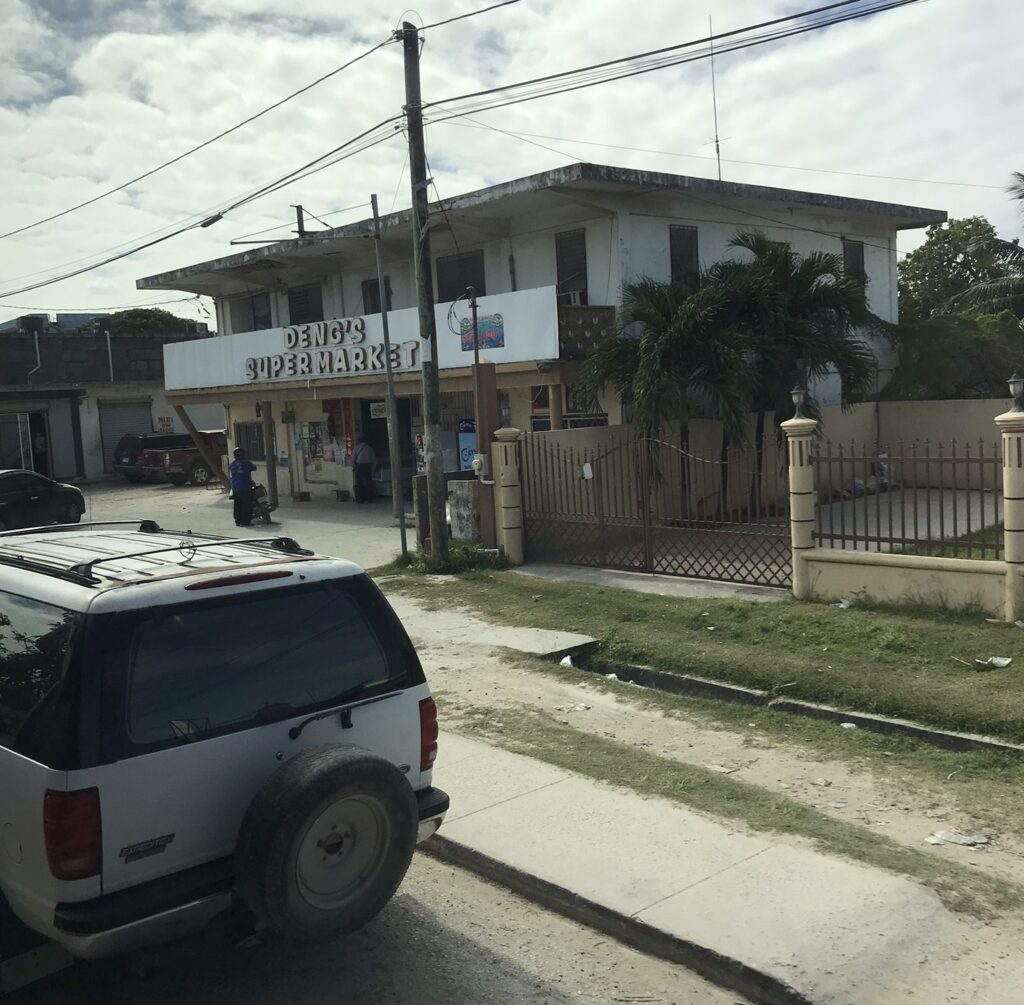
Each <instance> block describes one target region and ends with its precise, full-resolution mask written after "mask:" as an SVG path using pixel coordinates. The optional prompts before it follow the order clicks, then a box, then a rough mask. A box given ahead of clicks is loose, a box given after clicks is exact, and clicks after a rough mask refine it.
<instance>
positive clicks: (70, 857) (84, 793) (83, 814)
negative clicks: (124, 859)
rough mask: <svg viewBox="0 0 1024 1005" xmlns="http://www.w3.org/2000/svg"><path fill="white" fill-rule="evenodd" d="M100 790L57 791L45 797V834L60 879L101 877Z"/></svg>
mask: <svg viewBox="0 0 1024 1005" xmlns="http://www.w3.org/2000/svg"><path fill="white" fill-rule="evenodd" d="M101 833H102V832H101V830H100V790H99V789H95V788H93V789H80V790H79V791H78V792H55V791H54V790H53V789H47V790H46V795H45V796H44V797H43V835H44V837H45V839H46V857H47V859H48V860H49V863H50V872H51V873H53V875H54V876H55V877H56V878H57V879H88V878H89V877H90V876H98V875H99V873H100V868H101V864H102V860H103V844H102V837H101Z"/></svg>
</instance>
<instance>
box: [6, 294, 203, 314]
mask: <svg viewBox="0 0 1024 1005" xmlns="http://www.w3.org/2000/svg"><path fill="white" fill-rule="evenodd" d="M199 297H200V294H198V293H195V294H193V295H192V296H190V297H176V298H175V299H173V300H153V301H150V302H148V303H130V304H118V305H116V306H114V307H26V306H25V305H24V304H0V307H4V308H7V309H9V310H12V311H35V312H36V313H38V314H103V313H105V312H107V311H128V310H136V309H141V308H144V307H163V306H164V305H166V304H183V303H185V302H186V301H190V300H191V301H198V300H199Z"/></svg>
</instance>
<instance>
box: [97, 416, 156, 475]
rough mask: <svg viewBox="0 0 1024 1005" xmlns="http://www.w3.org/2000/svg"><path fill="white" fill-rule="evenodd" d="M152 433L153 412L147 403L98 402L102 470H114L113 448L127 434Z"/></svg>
mask: <svg viewBox="0 0 1024 1005" xmlns="http://www.w3.org/2000/svg"><path fill="white" fill-rule="evenodd" d="M151 432H153V410H152V408H151V406H150V403H149V402H148V401H107V402H103V401H101V402H100V437H101V438H102V441H103V470H104V471H107V472H110V471H113V470H114V447H116V446H117V441H118V440H120V439H121V437H122V436H126V435H128V434H129V433H151Z"/></svg>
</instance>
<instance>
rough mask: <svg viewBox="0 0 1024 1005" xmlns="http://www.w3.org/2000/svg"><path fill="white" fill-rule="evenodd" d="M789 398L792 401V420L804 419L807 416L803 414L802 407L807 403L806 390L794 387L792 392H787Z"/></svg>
mask: <svg viewBox="0 0 1024 1005" xmlns="http://www.w3.org/2000/svg"><path fill="white" fill-rule="evenodd" d="M789 396H790V398H792V399H793V408H794V412H793V418H794V419H806V418H807V415H806V413H805V412H804V405H805V404H806V403H807V388H806V387H794V388H793V390H792V391H790V392H789Z"/></svg>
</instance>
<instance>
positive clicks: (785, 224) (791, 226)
mask: <svg viewBox="0 0 1024 1005" xmlns="http://www.w3.org/2000/svg"><path fill="white" fill-rule="evenodd" d="M463 118H466V116H463ZM470 121H471V122H475V121H476V120H475V119H470ZM477 125H479V126H480V127H482V128H484V129H491V130H493V131H494V132H496V133H501V134H502V135H504V136H510V137H512V138H513V139H518V140H522V141H523V142H524V143H529V144H531V145H532V146H535V147H540V148H541V149H542V150H550V151H551V152H552V153H556V154H559V155H560V156H562V157H565V158H567V159H568V160H575V157H574V156H573V155H572V154H569V153H566V152H565V151H564V150H556V149H555V148H554V147H549V146H545V145H544V144H543V143H535V142H534V141H533V140H530V139H527V138H526V136H525V135H521V134H519V133H513V132H509V131H508V130H507V129H500V128H499V127H498V126H492V125H488V124H487V123H486V122H479V123H477ZM434 191H435V192H436V191H437V187H436V186H435V188H434ZM684 194H685V196H686V197H687V198H689V199H694V200H696V201H697V202H703V203H705V204H706V205H708V206H713V207H714V208H716V209H723V208H726V209H729V210H730V211H731V212H734V213H737V214H739V215H741V216H748V217H750V218H751V219H755V220H762V221H764V222H766V223H771V224H774V225H775V226H777V227H781V228H783V229H785V230H800V231H805V232H807V233H809V234H817V235H819V236H820V237H829V238H839V239H842V238H843V235H842V234H841V233H838V232H833V231H828V230H819V229H817V228H815V227H805V226H802V225H801V224H798V223H794V222H793V221H792V220H779V219H777V218H776V217H773V216H765V215H764V214H763V213H755V212H753V211H752V210H748V209H741V208H739V207H738V206H728V207H725V206H723V204H722V203H721V202H715V201H714V200H711V199H705V198H704V197H703V196H700V195H697V194H696V193H694V192H692V191H690V190H687V191H686V192H685V193H684ZM441 208H442V210H443V209H444V207H443V206H442V207H441ZM445 218H446V219H447V214H445ZM709 222H710V221H709ZM713 222H716V223H719V222H721V221H713ZM450 226H451V224H449V227H450ZM857 240H858V241H860V243H861V244H863V245H864V247H866V248H878V249H879V250H881V251H884V252H886V253H887V254H888V253H890V252H892V251H893V250H894V249H893V248H891V247H889V246H888V245H884V244H874V243H872V242H871V241H864V240H861V239H860V238H857ZM896 253H897V254H898V255H899V254H905V252H900V251H897V252H896Z"/></svg>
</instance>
